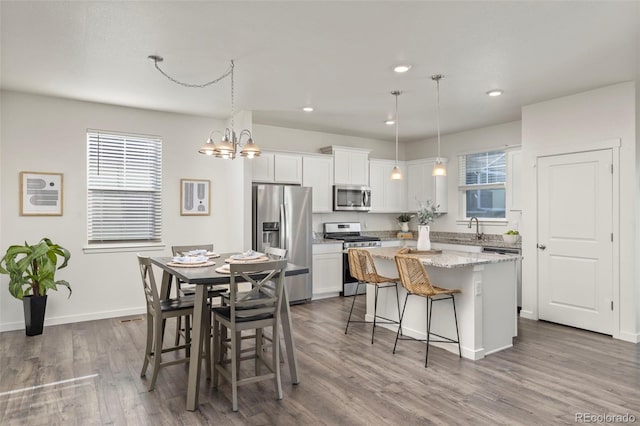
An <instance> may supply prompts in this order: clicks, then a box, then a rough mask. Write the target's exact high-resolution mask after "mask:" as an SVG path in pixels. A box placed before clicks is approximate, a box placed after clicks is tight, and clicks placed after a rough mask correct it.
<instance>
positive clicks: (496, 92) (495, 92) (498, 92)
mask: <svg viewBox="0 0 640 426" xmlns="http://www.w3.org/2000/svg"><path fill="white" fill-rule="evenodd" d="M487 95H489V96H500V95H502V90H500V89H494V90H489V91H488V92H487Z"/></svg>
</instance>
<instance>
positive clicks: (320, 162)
mask: <svg viewBox="0 0 640 426" xmlns="http://www.w3.org/2000/svg"><path fill="white" fill-rule="evenodd" d="M302 186H310V187H311V188H313V200H312V211H313V213H331V212H332V211H333V191H332V190H333V158H332V157H330V156H328V155H322V156H320V155H319V156H307V155H305V156H303V157H302Z"/></svg>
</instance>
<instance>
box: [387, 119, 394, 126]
mask: <svg viewBox="0 0 640 426" xmlns="http://www.w3.org/2000/svg"><path fill="white" fill-rule="evenodd" d="M384 124H386V125H387V126H393V125H394V124H396V121H395V120H393V119H391V118H390V119H388V120H386V121H385V122H384Z"/></svg>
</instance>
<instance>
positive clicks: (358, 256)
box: [344, 248, 400, 344]
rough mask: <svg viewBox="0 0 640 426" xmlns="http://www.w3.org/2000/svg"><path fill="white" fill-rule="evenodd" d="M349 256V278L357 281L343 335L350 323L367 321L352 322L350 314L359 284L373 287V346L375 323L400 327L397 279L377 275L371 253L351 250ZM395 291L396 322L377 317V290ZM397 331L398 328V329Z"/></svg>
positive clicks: (362, 250)
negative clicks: (388, 289) (387, 289)
mask: <svg viewBox="0 0 640 426" xmlns="http://www.w3.org/2000/svg"><path fill="white" fill-rule="evenodd" d="M348 256H349V272H350V273H351V276H352V277H354V278H355V279H357V280H358V285H357V286H356V294H354V295H353V302H351V310H350V311H349V318H348V319H347V327H346V328H345V329H344V334H347V331H348V330H349V324H350V323H352V322H358V323H366V322H367V321H352V320H351V314H352V313H353V307H354V305H355V303H356V296H357V295H358V290H359V289H360V285H361V284H368V285H373V286H375V289H376V297H375V304H374V307H373V329H372V330H371V344H373V335H374V333H375V331H376V323H378V324H398V327H400V297H399V296H398V281H400V279H399V278H388V277H384V276H382V275H379V274H378V271H377V270H376V265H375V264H374V263H373V258H372V257H371V253H369V251H368V250H365V249H355V248H351V249H349V251H348ZM391 287H395V289H396V302H397V303H398V321H394V320H392V319H389V318H385V317H382V316H379V315H378V290H379V289H381V288H391ZM377 318H382V319H383V320H385V321H386V322H377V321H376V319H377ZM398 329H399V328H398Z"/></svg>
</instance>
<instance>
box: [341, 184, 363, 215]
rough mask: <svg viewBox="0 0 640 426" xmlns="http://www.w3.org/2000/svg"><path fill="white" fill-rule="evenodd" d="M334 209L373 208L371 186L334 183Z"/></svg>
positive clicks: (356, 209)
mask: <svg viewBox="0 0 640 426" xmlns="http://www.w3.org/2000/svg"><path fill="white" fill-rule="evenodd" d="M333 210H334V211H343V210H346V211H361V212H368V211H369V210H371V188H369V187H368V186H360V185H334V186H333Z"/></svg>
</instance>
